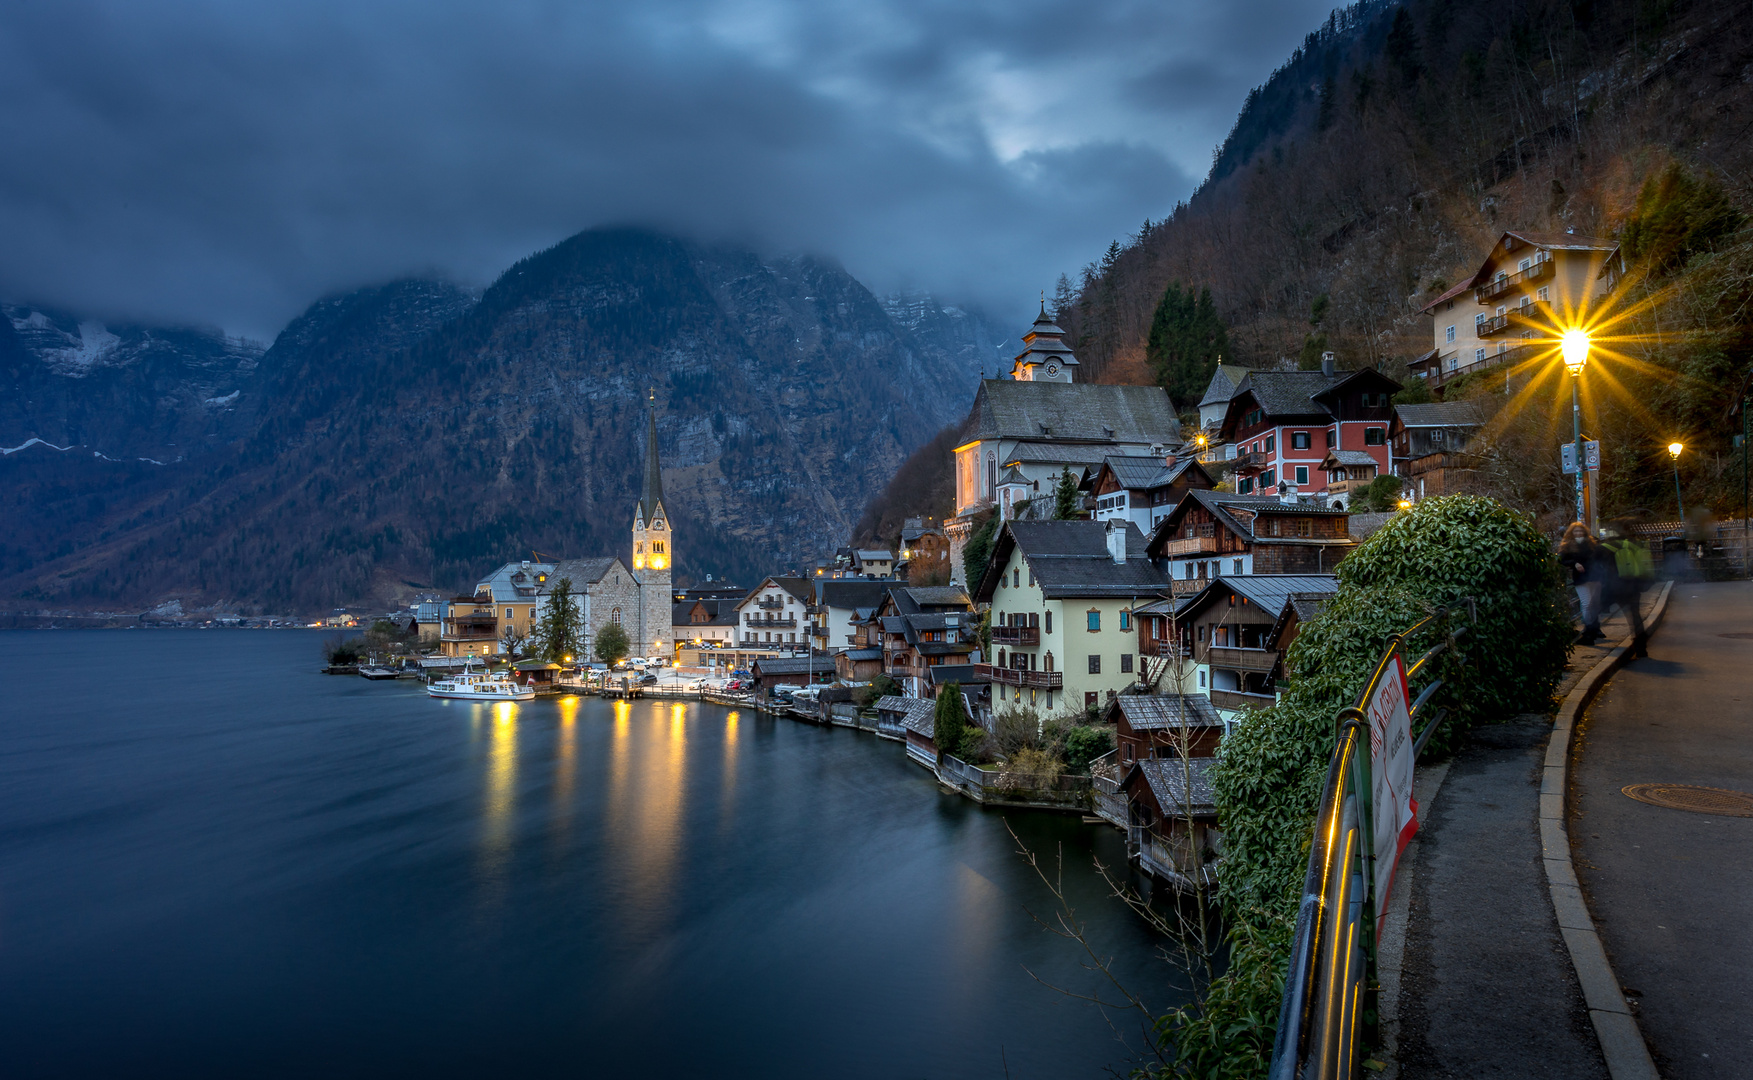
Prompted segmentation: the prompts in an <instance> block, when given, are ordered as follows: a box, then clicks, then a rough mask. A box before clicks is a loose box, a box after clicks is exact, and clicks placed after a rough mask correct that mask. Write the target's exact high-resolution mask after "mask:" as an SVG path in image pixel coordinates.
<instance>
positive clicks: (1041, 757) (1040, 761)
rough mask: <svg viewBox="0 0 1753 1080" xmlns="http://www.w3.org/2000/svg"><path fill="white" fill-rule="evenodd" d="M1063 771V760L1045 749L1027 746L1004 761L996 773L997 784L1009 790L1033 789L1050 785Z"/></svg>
mask: <svg viewBox="0 0 1753 1080" xmlns="http://www.w3.org/2000/svg"><path fill="white" fill-rule="evenodd" d="M1064 771H1065V762H1063V761H1061V760H1059V759H1058V758H1057V757H1054V756H1053V755H1052V754H1049V753H1047V752H1046V751H1045V750H1033V749H1029V748H1027V747H1025V748H1023V749H1021V750H1018V751H1017V752H1016V753H1014V754H1012V755H1011V756H1010V758H1009V759H1008V760H1006V761H1005V763H1004V767H1003V768H1001V769H1000V770H999V773H998V786H999V787H1001V788H1005V789H1008V790H1011V791H1034V790H1037V789H1040V788H1045V787H1050V786H1051V785H1052V784H1053V783H1055V782H1056V781H1057V780H1058V779H1059V774H1061V773H1063V772H1064Z"/></svg>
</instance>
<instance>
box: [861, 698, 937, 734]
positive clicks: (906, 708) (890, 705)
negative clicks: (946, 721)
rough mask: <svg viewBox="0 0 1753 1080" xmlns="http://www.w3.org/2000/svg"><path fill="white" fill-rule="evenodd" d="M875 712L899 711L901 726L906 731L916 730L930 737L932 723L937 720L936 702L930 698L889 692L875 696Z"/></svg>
mask: <svg viewBox="0 0 1753 1080" xmlns="http://www.w3.org/2000/svg"><path fill="white" fill-rule="evenodd" d="M876 710H877V712H886V713H899V714H900V715H901V726H902V727H904V728H906V729H907V730H908V731H913V732H917V733H918V734H920V735H923V736H925V737H926V738H928V739H929V738H931V733H932V730H933V725H934V724H935V722H936V720H937V702H935V701H933V700H931V699H930V698H916V697H901V696H900V695H898V694H889V695H885V696H884V697H880V698H877V703H876Z"/></svg>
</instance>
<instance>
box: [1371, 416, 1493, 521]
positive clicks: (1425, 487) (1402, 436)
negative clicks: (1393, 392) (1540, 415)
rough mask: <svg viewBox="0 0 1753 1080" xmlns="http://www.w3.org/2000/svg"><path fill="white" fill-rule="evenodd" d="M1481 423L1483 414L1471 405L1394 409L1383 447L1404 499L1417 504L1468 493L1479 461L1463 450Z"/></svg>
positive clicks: (1483, 421) (1471, 488)
mask: <svg viewBox="0 0 1753 1080" xmlns="http://www.w3.org/2000/svg"><path fill="white" fill-rule="evenodd" d="M1484 423H1485V419H1484V412H1483V410H1481V409H1480V408H1479V406H1478V405H1477V404H1475V403H1474V402H1471V401H1442V402H1437V403H1435V404H1431V405H1401V406H1400V407H1398V408H1397V409H1395V410H1394V422H1393V424H1392V425H1391V426H1390V427H1389V428H1388V444H1389V447H1390V448H1391V449H1392V450H1393V455H1394V472H1395V474H1396V475H1397V476H1399V477H1400V479H1401V480H1402V481H1403V483H1402V486H1401V490H1402V491H1403V492H1404V493H1405V494H1406V496H1407V497H1408V498H1410V499H1412V500H1414V501H1416V500H1418V499H1423V498H1426V497H1429V496H1435V495H1458V494H1462V493H1464V492H1468V491H1471V490H1473V488H1474V478H1475V476H1476V475H1477V472H1476V470H1477V469H1478V466H1479V459H1478V458H1477V457H1475V456H1474V455H1472V454H1469V453H1468V452H1467V446H1468V444H1469V443H1471V442H1472V441H1473V436H1475V435H1477V434H1478V433H1479V429H1480V427H1482V426H1483V425H1484Z"/></svg>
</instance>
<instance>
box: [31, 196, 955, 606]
mask: <svg viewBox="0 0 1753 1080" xmlns="http://www.w3.org/2000/svg"><path fill="white" fill-rule="evenodd" d="M906 311H907V312H909V313H911V314H913V315H915V316H916V318H915V321H914V325H913V326H912V327H911V328H909V327H908V326H905V325H901V324H898V323H897V322H896V320H895V319H894V318H892V317H891V316H890V314H889V312H888V311H887V310H885V306H884V303H883V302H882V301H879V300H878V299H877V298H876V297H875V296H874V295H872V294H871V292H870V291H869V290H868V289H866V288H865V287H864V286H863V285H861V284H860V283H859V282H857V281H856V280H854V279H853V278H852V277H851V276H850V275H848V274H847V273H846V272H845V271H844V270H843V269H841V268H840V267H838V266H837V265H835V264H833V263H832V262H831V261H828V260H825V259H820V258H810V257H771V256H762V255H758V254H756V253H753V252H750V251H745V250H740V249H736V248H730V247H723V246H711V245H700V244H693V243H689V242H686V241H683V240H680V239H677V238H674V237H670V236H666V235H662V234H659V233H655V232H650V231H645V230H638V229H601V230H593V231H589V232H585V233H581V234H579V235H578V236H575V237H573V238H571V239H569V240H567V241H564V242H563V243H561V244H558V245H556V246H555V247H553V248H551V249H549V250H547V251H544V252H541V253H540V254H537V255H534V256H532V257H530V258H528V259H525V260H524V261H522V262H520V263H518V264H517V265H516V266H513V267H512V268H511V269H509V270H508V271H506V272H505V274H504V275H502V276H501V277H500V278H499V280H498V281H496V282H495V283H494V284H493V285H492V286H491V287H489V288H488V289H487V290H485V292H484V293H482V294H481V295H480V296H479V298H478V299H477V298H476V297H474V296H472V295H470V294H467V293H465V292H463V291H462V290H460V289H456V288H455V287H454V286H448V285H445V284H443V283H439V282H422V281H407V282H399V283H395V284H391V285H386V286H382V287H379V288H375V289H367V290H361V291H359V292H356V293H351V294H347V295H345V296H339V297H333V298H329V299H327V300H324V301H321V302H319V303H317V304H315V305H313V306H312V307H311V309H310V310H308V311H307V312H305V313H304V314H303V315H302V316H301V317H300V318H299V319H297V320H295V321H294V322H293V323H292V324H291V325H290V326H288V327H287V328H286V330H285V331H284V332H283V333H281V335H280V336H279V337H278V339H277V340H276V341H275V343H274V345H273V347H272V348H270V349H269V350H268V351H267V353H266V354H265V355H263V356H262V358H261V364H260V367H261V368H262V370H263V371H264V372H265V374H264V375H263V376H261V389H262V394H263V397H264V401H263V403H262V405H261V408H260V411H259V413H258V414H257V416H256V419H255V424H254V427H253V429H252V430H251V431H250V432H249V433H248V434H247V435H245V436H243V437H241V438H240V439H238V440H237V442H236V443H235V444H234V448H233V449H232V450H231V451H230V452H229V454H228V455H226V456H225V457H224V458H223V460H221V461H219V462H217V463H216V464H215V465H213V466H212V467H209V468H206V469H205V470H204V471H203V472H202V474H201V475H200V477H199V478H198V479H194V481H193V482H191V483H189V484H188V485H187V486H186V487H183V488H179V489H178V490H177V491H175V492H171V493H164V492H160V493H159V494H157V495H156V496H155V497H154V498H155V499H156V501H155V502H152V503H151V506H150V507H149V508H142V509H139V510H137V511H136V512H134V513H132V515H131V516H129V515H125V514H122V513H120V512H119V511H117V510H115V509H113V508H105V509H104V510H103V512H102V513H101V514H99V515H98V516H97V517H96V518H93V517H92V516H90V515H87V514H85V510H86V509H89V508H88V507H85V506H83V505H82V504H80V502H79V499H80V496H81V492H80V491H79V490H78V489H77V488H69V489H68V490H67V491H66V492H65V497H63V498H60V499H59V500H56V499H52V498H51V499H47V500H46V501H43V502H42V503H41V505H36V504H33V505H31V506H17V507H15V508H16V509H19V510H21V511H25V512H26V513H27V516H30V517H32V518H33V520H34V521H35V522H36V523H37V524H36V525H35V526H34V527H33V529H32V530H30V532H31V534H32V535H38V534H41V533H43V532H45V531H47V530H46V528H45V526H44V525H43V523H44V522H45V521H46V520H51V519H53V518H54V517H56V516H57V515H60V516H62V517H63V519H64V520H65V521H68V522H71V523H72V525H73V526H74V527H73V528H72V529H71V530H70V531H71V532H72V533H74V534H75V535H76V537H77V538H76V539H75V540H73V541H71V542H70V543H69V542H67V541H63V542H61V543H59V544H46V543H42V542H39V543H38V545H37V549H35V550H34V551H33V552H10V553H8V555H7V558H8V562H7V563H6V565H5V566H4V567H3V568H0V572H5V573H6V574H7V576H5V577H3V578H0V594H10V595H14V596H17V597H21V598H23V599H27V600H30V601H33V602H36V603H38V604H41V605H44V606H52V605H56V604H66V605H86V606H95V605H102V604H112V605H114V604H123V603H128V604H142V605H144V604H150V603H157V602H158V601H159V600H161V599H164V598H167V597H170V596H177V597H182V598H186V599H185V606H188V602H189V601H190V600H193V601H195V602H209V603H210V602H214V601H218V600H228V601H234V602H239V603H242V604H244V605H246V606H257V607H264V608H267V609H271V610H298V611H311V610H320V609H323V608H327V607H329V606H333V605H336V604H350V603H362V602H367V601H385V600H391V599H396V598H399V597H405V596H406V595H407V594H408V593H410V592H411V591H413V590H414V589H417V588H427V587H439V588H456V587H459V586H462V585H466V584H468V583H470V582H472V581H473V580H475V578H476V576H477V575H479V574H480V573H482V572H483V571H484V570H486V569H488V568H490V567H491V566H493V565H496V564H497V563H498V562H500V561H503V560H506V559H511V558H517V557H527V556H528V554H529V553H530V552H531V551H532V550H536V551H541V552H542V553H544V554H547V555H558V556H581V555H589V554H597V553H609V554H623V555H624V554H626V551H625V549H626V548H627V547H628V545H629V542H630V541H629V532H628V530H629V526H630V522H631V515H632V506H633V500H634V497H635V494H636V491H637V484H638V472H639V462H640V460H641V458H642V455H643V453H644V446H643V441H644V436H643V432H644V426H645V424H644V410H645V408H646V407H647V405H648V402H649V401H650V400H651V398H652V396H653V395H654V394H655V399H656V402H657V406H658V428H659V446H660V450H661V452H662V455H663V459H664V466H665V475H664V484H665V493H666V497H667V498H666V503H668V504H669V506H670V510H671V513H672V517H673V518H674V520H675V524H676V528H677V567H678V571H679V573H681V574H683V575H692V576H700V575H703V574H705V573H708V572H710V573H713V574H715V575H719V576H724V575H730V576H733V577H735V578H736V579H738V580H752V579H753V578H755V577H756V576H758V575H761V574H765V573H769V572H771V571H772V570H774V569H776V568H779V567H783V566H786V565H793V566H795V565H797V564H798V563H800V562H801V561H802V560H804V559H805V558H808V557H812V556H814V555H817V554H820V553H822V552H824V551H827V550H831V549H832V548H833V547H835V546H837V545H838V544H841V543H844V542H845V540H846V539H847V537H848V535H849V533H850V531H851V525H852V522H853V521H854V519H856V517H857V516H858V514H859V512H860V511H861V509H862V508H863V506H864V504H865V502H866V501H867V500H868V499H869V497H870V496H871V495H873V494H875V493H876V492H877V491H879V490H880V489H881V488H882V486H883V484H884V483H885V482H886V481H887V480H888V478H889V477H890V475H892V473H893V472H894V470H895V469H896V467H897V466H898V465H899V464H900V463H901V461H902V460H903V459H905V457H906V456H907V454H908V453H909V452H911V451H912V450H913V449H914V448H915V447H917V446H918V445H920V444H921V443H923V442H924V441H926V440H927V439H929V438H930V437H931V436H932V435H933V434H934V433H935V432H936V431H938V430H939V429H940V428H941V427H942V426H944V425H945V424H946V423H948V422H950V421H951V420H952V419H954V418H955V417H956V416H957V415H959V413H960V412H961V410H962V409H963V408H964V407H965V403H966V401H967V398H968V395H969V393H971V391H972V389H973V384H974V381H975V375H976V373H977V371H978V370H979V360H978V356H977V353H978V351H979V350H980V349H981V348H982V342H983V341H985V340H987V339H989V337H990V334H989V332H988V331H986V330H985V329H984V324H983V323H980V322H979V321H978V319H977V317H975V316H971V315H969V314H968V313H967V312H965V311H963V310H961V309H957V308H954V307H952V306H949V305H944V304H940V303H936V302H935V301H931V300H930V299H929V298H915V301H914V302H913V303H912V305H911V306H910V307H907V308H906ZM982 335H984V337H983V336H982ZM33 449H34V448H33ZM12 457H13V458H20V459H28V460H21V461H18V462H13V461H10V460H9V461H7V462H6V463H4V464H0V474H3V473H4V472H6V471H11V472H12V473H13V474H14V476H15V477H16V476H17V475H18V474H19V473H20V472H21V471H22V470H21V469H20V468H19V466H22V465H26V464H28V465H36V464H38V463H39V462H41V461H43V460H44V459H43V458H41V457H35V456H31V455H26V454H17V455H12ZM62 486H65V485H62ZM69 546H70V548H71V549H70V550H69Z"/></svg>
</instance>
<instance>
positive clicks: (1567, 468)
mask: <svg viewBox="0 0 1753 1080" xmlns="http://www.w3.org/2000/svg"><path fill="white" fill-rule="evenodd" d="M1558 460H1559V461H1561V462H1563V464H1564V475H1566V476H1575V475H1576V443H1574V442H1567V443H1565V444H1563V445H1562V446H1560V447H1559V448H1558ZM1583 467H1584V468H1586V469H1588V470H1589V471H1590V472H1600V471H1601V444H1600V442H1598V441H1593V440H1590V441H1585V442H1584V443H1583Z"/></svg>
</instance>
